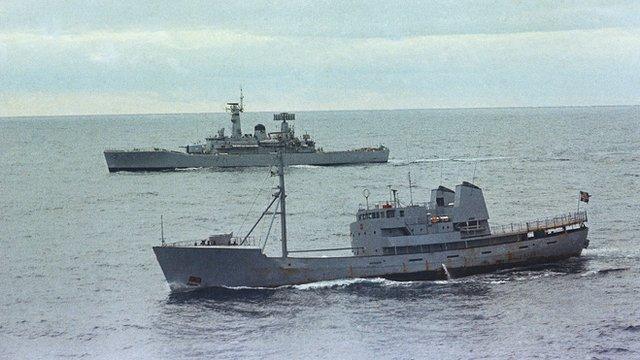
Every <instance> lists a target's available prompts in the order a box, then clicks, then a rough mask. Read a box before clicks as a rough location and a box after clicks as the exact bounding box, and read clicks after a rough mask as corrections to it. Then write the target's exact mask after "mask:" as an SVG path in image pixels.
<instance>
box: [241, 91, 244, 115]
mask: <svg viewBox="0 0 640 360" xmlns="http://www.w3.org/2000/svg"><path fill="white" fill-rule="evenodd" d="M243 102H244V95H243V94H242V85H241V86H240V111H244V105H243Z"/></svg>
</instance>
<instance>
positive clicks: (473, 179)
mask: <svg viewBox="0 0 640 360" xmlns="http://www.w3.org/2000/svg"><path fill="white" fill-rule="evenodd" d="M479 156H480V138H478V151H477V152H476V161H475V163H474V164H473V177H472V180H471V182H472V183H474V184H475V183H476V168H477V167H478V157H479Z"/></svg>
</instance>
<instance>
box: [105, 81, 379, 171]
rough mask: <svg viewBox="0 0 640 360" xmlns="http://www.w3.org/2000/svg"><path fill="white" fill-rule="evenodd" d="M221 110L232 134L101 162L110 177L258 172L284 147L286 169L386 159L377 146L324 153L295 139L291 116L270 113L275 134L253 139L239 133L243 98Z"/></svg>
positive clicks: (110, 155)
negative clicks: (187, 170) (236, 169)
mask: <svg viewBox="0 0 640 360" xmlns="http://www.w3.org/2000/svg"><path fill="white" fill-rule="evenodd" d="M226 109H227V111H228V112H229V114H230V115H231V134H230V135H229V136H227V135H225V129H224V128H222V129H220V130H219V131H218V132H217V134H216V135H215V136H211V137H207V138H206V139H205V142H204V143H200V144H192V145H187V146H184V147H183V148H184V151H177V150H166V149H160V148H152V149H133V150H105V151H104V157H105V159H106V161H107V167H108V168H109V171H110V172H117V171H162V170H175V169H185V168H207V167H257V166H271V165H273V164H274V163H275V160H276V153H277V147H278V146H280V145H281V144H284V146H285V148H284V163H285V165H323V166H328V165H351V164H363V163H384V162H387V161H388V160H389V149H387V148H386V147H385V146H383V145H380V146H377V147H364V148H358V149H353V150H343V151H324V149H323V148H317V147H316V143H315V141H314V140H313V139H311V136H309V135H308V134H304V135H303V136H302V138H299V137H297V136H296V135H295V132H294V129H293V126H291V125H290V123H289V122H290V121H293V120H295V114H292V113H279V114H274V116H273V119H274V120H276V121H280V122H281V123H280V130H279V131H274V132H269V133H267V131H266V127H265V126H264V125H263V124H257V125H255V127H254V132H253V134H243V133H242V127H241V120H240V114H241V113H242V112H244V104H243V96H242V94H241V95H240V102H239V103H237V102H229V103H227V104H226Z"/></svg>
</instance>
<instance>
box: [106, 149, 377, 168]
mask: <svg viewBox="0 0 640 360" xmlns="http://www.w3.org/2000/svg"><path fill="white" fill-rule="evenodd" d="M104 157H105V160H106V162H107V167H108V168H109V172H118V171H170V170H176V169H188V168H234V167H268V166H272V165H273V164H275V163H276V159H277V155H276V154H275V153H273V154H272V153H263V154H245V155H236V154H233V155H229V154H187V153H183V152H179V151H169V150H149V151H141V150H140V151H121V150H106V151H104ZM283 158H284V159H283V160H284V164H285V165H318V166H331V165H354V164H365V163H385V162H387V161H388V160H389V150H388V149H383V150H371V151H359V150H357V151H331V152H314V153H285V154H284V155H283Z"/></svg>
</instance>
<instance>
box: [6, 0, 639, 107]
mask: <svg viewBox="0 0 640 360" xmlns="http://www.w3.org/2000/svg"><path fill="white" fill-rule="evenodd" d="M241 86H242V87H243V89H244V94H245V104H246V109H247V111H295V110H345V109H423V108H460V107H516V106H581V105H637V104H640V1H588V0H585V1H515V0H514V1H428V2H427V1H417V2H414V1H398V2H392V1H373V0H369V1H346V0H343V1H323V2H320V1H277V0H271V1H238V2H215V1H179V0H172V1H161V0H158V1H149V2H145V1H136V2H132V4H129V3H128V2H124V1H42V0H41V1H29V0H20V1H13V0H2V1H0V116H34V115H77V114H132V113H182V112H219V111H222V110H223V106H224V103H225V102H227V101H234V100H236V101H237V98H238V96H239V88H240V87H241Z"/></svg>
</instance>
